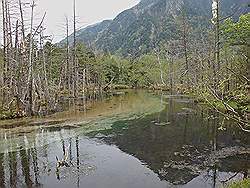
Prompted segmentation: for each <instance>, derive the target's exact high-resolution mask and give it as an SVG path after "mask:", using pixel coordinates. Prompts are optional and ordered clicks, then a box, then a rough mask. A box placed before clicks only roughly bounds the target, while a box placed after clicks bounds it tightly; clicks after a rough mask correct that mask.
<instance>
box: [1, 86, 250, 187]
mask: <svg viewBox="0 0 250 188" xmlns="http://www.w3.org/2000/svg"><path fill="white" fill-rule="evenodd" d="M63 109H65V110H64V111H61V112H59V113H56V114H54V115H51V116H49V117H46V118H36V119H23V120H18V121H17V120H15V121H4V122H1V123H0V149H1V150H0V187H39V186H42V187H87V188H158V187H159V188H162V187H164V188H165V187H188V188H196V187H197V188H198V187H199V188H200V187H221V186H222V185H223V181H227V180H228V179H230V178H232V179H231V180H235V179H241V178H243V177H246V176H249V169H250V165H249V164H250V158H249V157H250V156H249V154H246V153H244V152H242V150H244V151H245V150H248V149H249V147H250V146H249V145H250V139H249V135H247V134H246V133H243V132H241V131H240V130H238V129H235V128H234V125H233V123H232V122H225V124H224V127H225V128H226V130H225V131H219V130H218V127H220V126H221V123H222V120H221V119H220V118H217V115H216V114H215V113H213V112H210V111H208V110H207V109H202V108H200V107H198V106H197V105H195V104H194V103H193V102H192V100H189V99H187V98H185V97H181V96H179V97H176V96H172V97H169V96H167V95H165V94H153V93H151V94H150V93H148V92H145V91H128V92H125V93H120V95H115V96H113V97H109V98H104V99H101V100H96V101H94V102H92V104H91V105H89V106H86V105H85V103H84V104H83V103H82V102H81V101H80V102H79V101H77V102H74V103H73V104H72V103H71V104H69V105H66V107H65V105H63ZM234 150H236V151H237V152H238V153H240V154H239V155H233V156H231V153H232V152H233V151H234ZM64 153H67V154H68V160H67V161H69V163H70V166H69V167H62V168H60V169H59V172H58V173H56V164H57V160H56V157H58V158H59V159H62V158H63V156H64ZM212 153H214V155H213V154H212ZM221 154H224V155H225V156H228V157H221ZM216 156H217V157H216ZM214 161H215V162H214Z"/></svg>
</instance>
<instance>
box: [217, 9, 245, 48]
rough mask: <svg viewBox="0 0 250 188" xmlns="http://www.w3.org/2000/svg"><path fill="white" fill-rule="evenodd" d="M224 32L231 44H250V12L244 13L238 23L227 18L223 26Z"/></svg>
mask: <svg viewBox="0 0 250 188" xmlns="http://www.w3.org/2000/svg"><path fill="white" fill-rule="evenodd" d="M222 32H223V35H224V37H225V39H226V42H227V43H229V44H230V45H244V46H247V45H250V13H248V14H245V15H242V16H241V17H240V19H239V21H238V22H236V23H235V22H234V21H233V20H232V19H227V20H226V21H225V23H224V25H223V26H222Z"/></svg>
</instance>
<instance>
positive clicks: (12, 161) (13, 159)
mask: <svg viewBox="0 0 250 188" xmlns="http://www.w3.org/2000/svg"><path fill="white" fill-rule="evenodd" d="M9 166H10V185H11V187H13V188H14V187H16V183H17V153H16V152H9Z"/></svg>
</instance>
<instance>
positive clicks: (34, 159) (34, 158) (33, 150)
mask: <svg viewBox="0 0 250 188" xmlns="http://www.w3.org/2000/svg"><path fill="white" fill-rule="evenodd" d="M30 150H31V155H32V163H33V170H34V175H35V185H36V186H38V185H40V183H39V165H38V157H37V149H36V147H34V148H31V149H30Z"/></svg>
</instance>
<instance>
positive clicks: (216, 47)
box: [212, 0, 220, 90]
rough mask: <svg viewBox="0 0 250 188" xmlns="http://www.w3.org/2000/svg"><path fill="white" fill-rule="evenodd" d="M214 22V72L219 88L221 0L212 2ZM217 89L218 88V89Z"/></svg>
mask: <svg viewBox="0 0 250 188" xmlns="http://www.w3.org/2000/svg"><path fill="white" fill-rule="evenodd" d="M212 13H213V18H212V23H213V24H214V36H215V37H214V66H213V73H214V88H215V89H216V88H217V85H218V79H219V78H218V71H219V70H220V45H219V40H220V34H219V29H220V28H219V27H220V24H219V0H213V4H212ZM216 90H217V89H216Z"/></svg>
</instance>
